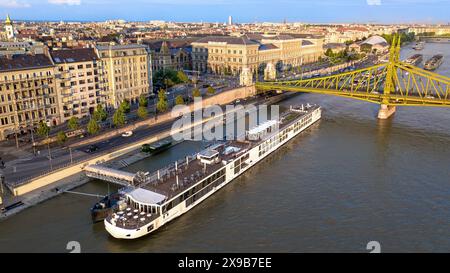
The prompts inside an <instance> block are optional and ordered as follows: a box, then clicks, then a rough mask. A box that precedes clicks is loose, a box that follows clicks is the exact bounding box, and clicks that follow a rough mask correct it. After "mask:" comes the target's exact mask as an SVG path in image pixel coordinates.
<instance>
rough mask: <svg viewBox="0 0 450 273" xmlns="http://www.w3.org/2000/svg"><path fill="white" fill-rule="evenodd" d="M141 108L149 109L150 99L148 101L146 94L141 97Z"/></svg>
mask: <svg viewBox="0 0 450 273" xmlns="http://www.w3.org/2000/svg"><path fill="white" fill-rule="evenodd" d="M139 106H140V107H147V106H148V99H147V97H146V96H145V95H144V94H142V95H141V96H140V97H139Z"/></svg>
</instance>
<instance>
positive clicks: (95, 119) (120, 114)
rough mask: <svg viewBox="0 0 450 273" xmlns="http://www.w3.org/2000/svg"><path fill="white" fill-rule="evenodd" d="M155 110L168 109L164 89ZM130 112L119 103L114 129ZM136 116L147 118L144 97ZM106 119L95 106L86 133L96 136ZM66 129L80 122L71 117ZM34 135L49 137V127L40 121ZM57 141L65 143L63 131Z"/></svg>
mask: <svg viewBox="0 0 450 273" xmlns="http://www.w3.org/2000/svg"><path fill="white" fill-rule="evenodd" d="M215 93H216V90H215V89H214V88H213V87H211V86H209V87H208V89H207V94H208V95H213V94H215ZM192 97H201V92H200V89H198V88H195V89H194V90H193V91H192ZM185 103H186V102H185V98H184V97H183V96H182V95H178V96H177V97H176V98H175V104H176V105H181V104H185ZM156 108H157V110H158V112H162V113H163V112H166V111H167V110H168V108H169V102H168V99H167V93H166V91H165V90H164V89H160V90H159V92H158V102H157V104H156ZM130 111H131V105H130V102H129V101H128V100H124V101H122V102H121V103H120V105H119V107H118V109H117V110H116V111H115V112H114V114H113V117H112V123H113V125H114V126H115V127H121V126H123V125H125V124H126V122H127V116H126V115H127V114H128V113H130ZM136 115H137V116H138V117H139V118H140V119H145V118H147V117H148V99H147V97H145V96H141V97H140V98H139V108H138V110H137V112H136ZM107 118H108V113H107V112H106V110H105V109H104V108H103V106H102V105H101V104H99V105H97V108H96V109H95V111H94V113H93V114H92V116H91V119H90V120H89V122H88V123H87V125H86V131H87V132H88V133H89V134H90V135H95V134H97V133H98V132H99V131H100V129H101V126H100V123H101V122H104V121H106V120H107ZM67 127H68V128H69V129H70V130H72V131H75V130H78V129H80V128H81V125H80V120H79V119H78V118H77V117H71V118H70V119H69V120H68V122H67ZM36 133H37V134H38V135H39V136H41V137H49V134H50V127H49V126H48V125H47V124H46V123H45V122H43V121H41V122H40V123H39V125H38V127H37V129H36ZM57 139H58V142H59V143H61V144H62V143H64V142H66V141H67V135H66V133H65V132H64V131H59V132H58V133H57Z"/></svg>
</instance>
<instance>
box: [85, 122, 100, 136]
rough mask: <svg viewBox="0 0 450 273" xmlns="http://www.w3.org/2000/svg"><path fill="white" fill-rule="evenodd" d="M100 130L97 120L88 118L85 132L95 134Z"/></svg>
mask: <svg viewBox="0 0 450 273" xmlns="http://www.w3.org/2000/svg"><path fill="white" fill-rule="evenodd" d="M98 131H100V126H99V125H98V122H97V120H95V119H90V120H89V122H88V125H87V132H88V133H89V134H91V135H95V134H96V133H98Z"/></svg>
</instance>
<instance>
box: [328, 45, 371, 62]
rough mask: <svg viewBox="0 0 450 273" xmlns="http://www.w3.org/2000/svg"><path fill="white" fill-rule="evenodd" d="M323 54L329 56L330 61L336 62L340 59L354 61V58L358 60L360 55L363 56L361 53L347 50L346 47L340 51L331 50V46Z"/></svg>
mask: <svg viewBox="0 0 450 273" xmlns="http://www.w3.org/2000/svg"><path fill="white" fill-rule="evenodd" d="M325 55H326V56H327V57H329V58H330V60H331V62H332V63H337V62H340V61H347V62H349V61H355V60H359V59H361V58H362V57H364V54H363V53H356V52H351V53H350V52H348V50H347V49H344V50H342V51H340V52H336V53H335V52H333V50H331V48H329V49H327V51H326V52H325Z"/></svg>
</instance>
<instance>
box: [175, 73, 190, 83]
mask: <svg viewBox="0 0 450 273" xmlns="http://www.w3.org/2000/svg"><path fill="white" fill-rule="evenodd" d="M177 78H178V81H179V82H180V83H187V82H189V78H188V76H187V75H186V73H184V72H183V71H181V70H180V71H178V72H177Z"/></svg>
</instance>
